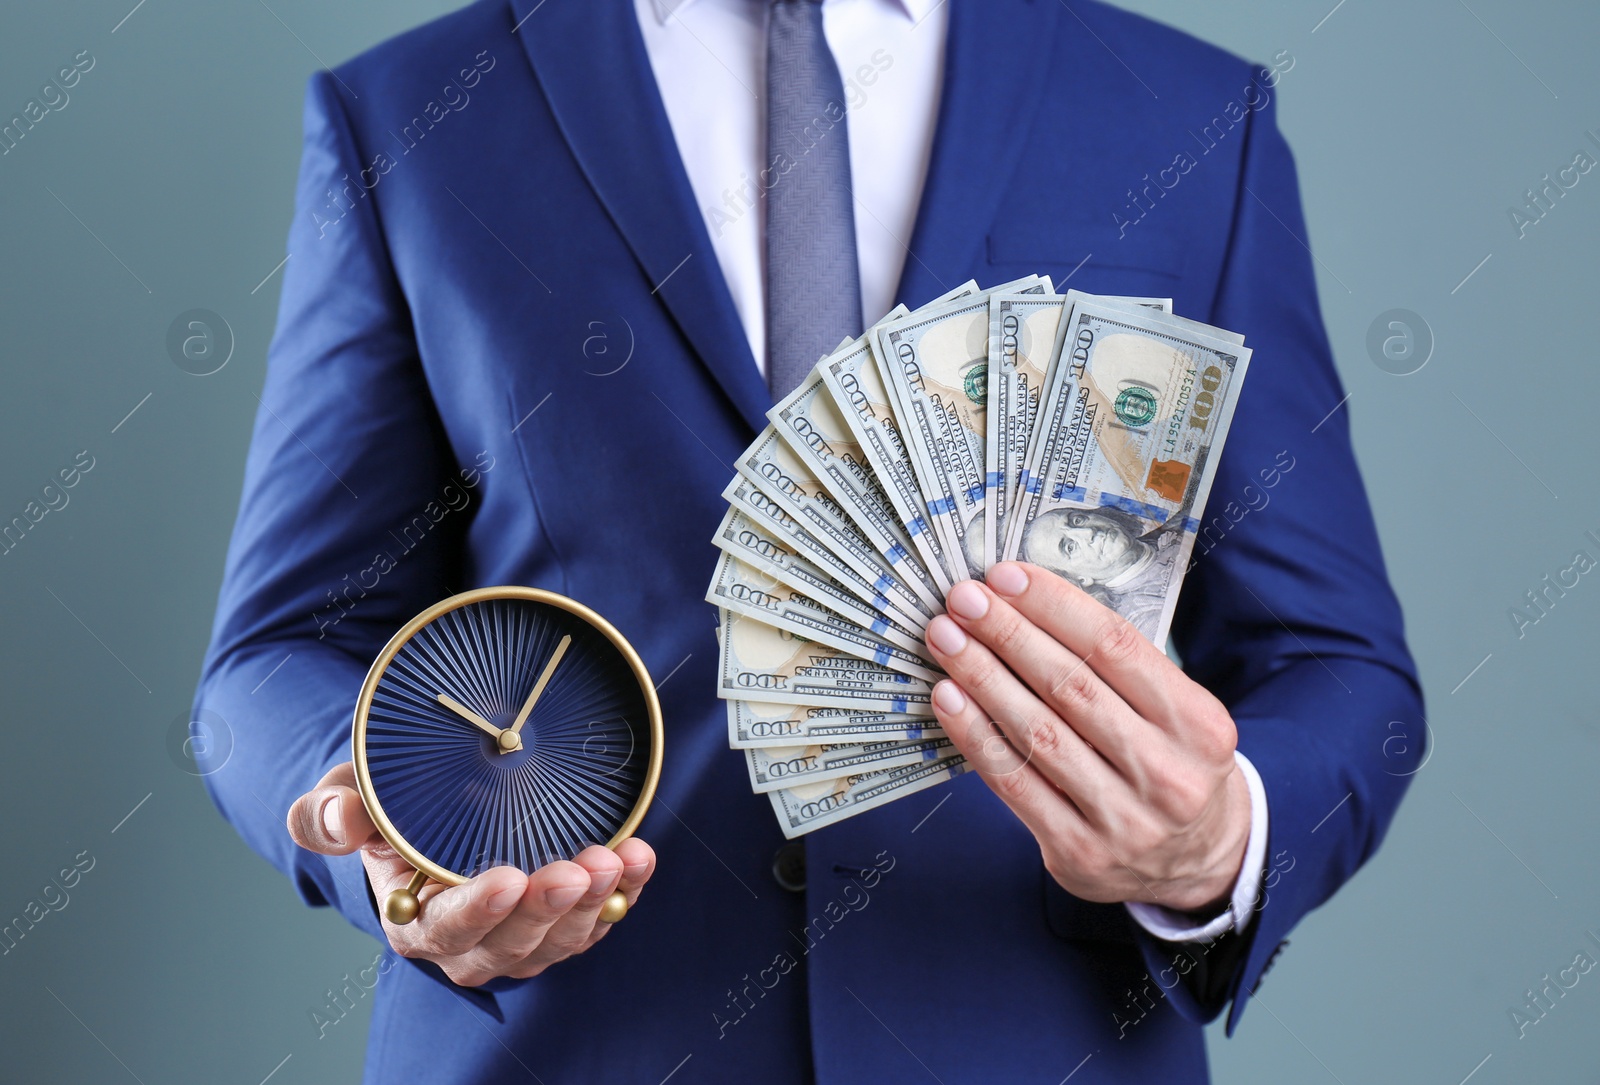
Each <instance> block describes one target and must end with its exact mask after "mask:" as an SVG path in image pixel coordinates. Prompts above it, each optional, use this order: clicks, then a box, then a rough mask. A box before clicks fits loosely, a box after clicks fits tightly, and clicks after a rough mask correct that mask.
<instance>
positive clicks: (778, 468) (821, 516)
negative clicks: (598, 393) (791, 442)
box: [734, 426, 943, 619]
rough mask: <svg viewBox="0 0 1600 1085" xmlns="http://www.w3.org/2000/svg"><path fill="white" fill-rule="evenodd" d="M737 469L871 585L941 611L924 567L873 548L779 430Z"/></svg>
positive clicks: (770, 430) (766, 432) (760, 438)
mask: <svg viewBox="0 0 1600 1085" xmlns="http://www.w3.org/2000/svg"><path fill="white" fill-rule="evenodd" d="M734 467H735V468H736V469H737V470H738V472H739V473H740V474H742V475H744V477H745V478H747V479H749V480H750V481H751V482H752V483H754V484H755V485H756V487H757V488H758V489H760V490H761V492H762V493H765V494H766V495H767V496H768V497H770V498H772V500H773V501H775V502H777V504H778V506H779V507H780V508H782V509H783V511H784V512H786V513H788V514H789V515H790V516H791V517H793V518H794V519H795V520H797V521H798V522H799V523H800V525H801V526H802V527H804V528H805V529H806V530H807V531H809V532H810V533H811V534H812V535H813V536H815V537H816V538H817V539H819V540H820V541H821V542H822V543H823V545H825V546H827V547H828V549H830V550H832V551H833V552H834V553H835V554H837V555H838V556H839V558H840V559H841V560H843V561H844V563H845V564H846V565H848V566H850V567H851V568H852V569H854V570H855V571H856V572H858V573H860V574H861V575H862V576H863V577H865V578H866V579H867V580H868V581H870V582H872V583H874V584H876V583H878V581H879V580H880V579H884V578H886V579H887V580H888V581H890V582H893V583H894V584H895V586H896V587H898V588H900V589H901V590H903V591H906V592H908V593H909V594H910V596H911V597H912V598H911V600H908V601H913V600H914V602H913V605H914V606H916V607H917V608H918V609H919V610H920V611H921V612H922V614H923V615H924V616H925V617H926V618H930V619H931V618H932V617H933V616H934V615H935V614H937V613H939V612H940V610H941V609H943V608H942V606H941V604H940V597H939V596H938V595H936V594H935V593H934V592H933V590H932V585H931V583H929V582H926V581H925V580H924V579H923V578H922V577H920V576H918V575H917V574H920V573H921V572H922V567H921V566H920V565H918V564H917V562H916V559H915V558H913V557H912V556H911V554H910V553H909V552H907V551H905V550H897V551H896V552H895V553H893V554H885V553H882V552H880V551H879V550H878V549H877V547H875V546H873V544H872V542H871V541H870V540H869V539H868V538H867V537H866V536H865V535H863V534H862V533H861V532H860V531H859V530H857V528H856V526H855V525H854V524H852V523H851V522H850V519H849V517H847V516H846V515H845V512H844V509H843V508H842V507H841V506H840V505H839V503H838V502H837V501H835V500H834V499H833V497H832V496H831V495H830V494H829V493H828V491H827V488H826V487H825V486H823V484H822V480H821V479H820V478H819V477H818V475H819V472H817V471H816V470H814V469H813V468H812V467H811V466H810V465H809V464H807V463H806V462H805V461H804V460H802V459H801V458H800V457H799V456H796V455H795V453H794V450H793V449H791V448H790V447H789V446H788V445H787V444H785V443H784V442H783V441H782V440H780V439H779V438H778V431H777V429H776V428H774V427H773V426H767V427H766V428H765V429H763V430H762V431H761V432H760V434H758V435H757V436H756V439H755V441H754V442H752V443H751V445H750V447H749V448H747V449H745V450H744V452H743V453H741V454H740V456H739V459H738V460H737V461H736V462H735V464H734ZM908 572H909V575H908Z"/></svg>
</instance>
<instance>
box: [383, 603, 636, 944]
mask: <svg viewBox="0 0 1600 1085" xmlns="http://www.w3.org/2000/svg"><path fill="white" fill-rule="evenodd" d="M661 738H662V728H661V706H660V703H659V702H658V701H657V700H656V691H655V686H654V685H653V684H652V683H651V681H650V674H649V672H648V671H646V670H645V666H644V663H643V662H642V661H641V660H640V659H639V654H638V653H637V652H635V651H634V650H633V647H632V645H630V644H629V643H628V642H627V641H626V640H625V639H624V638H623V636H622V634H621V633H619V632H617V630H616V629H615V628H614V627H613V626H612V625H611V623H610V622H607V621H606V620H605V619H604V618H602V617H600V615H598V614H596V613H595V612H594V611H592V610H590V609H589V608H588V607H586V606H584V605H583V604H581V603H578V602H575V601H573V600H571V599H568V598H566V597H565V596H561V595H557V594H555V593H554V592H548V591H542V590H540V589H537V588H522V587H497V588H479V589H477V590H476V591H469V592H464V593H462V594H460V595H454V596H451V597H450V598H448V599H444V600H441V601H440V602H438V603H435V604H434V605H433V606H431V607H429V608H428V609H427V610H425V611H423V612H422V613H421V614H419V615H417V616H416V617H415V618H413V619H411V621H409V622H407V623H406V625H405V627H404V628H402V629H401V630H400V631H399V632H398V633H396V634H395V635H394V637H393V638H392V639H391V640H390V641H389V643H388V644H387V645H385V646H384V649H383V651H382V652H381V653H379V655H378V658H377V659H376V660H375V661H374V662H373V664H372V669H371V670H369V671H368V672H367V678H366V681H365V682H364V683H363V684H362V687H361V698H360V700H359V701H357V702H356V714H355V726H354V734H353V737H352V745H353V747H354V757H353V759H354V761H355V769H356V781H357V784H358V786H359V787H360V790H361V798H362V800H363V802H365V803H366V807H367V812H368V814H370V815H371V817H372V821H373V824H375V825H376V826H377V827H378V832H379V833H380V834H382V836H383V838H384V839H385V840H386V841H388V842H389V844H390V845H391V846H392V847H393V848H394V850H395V851H396V852H398V853H399V854H400V856H401V857H402V858H403V859H405V861H406V862H407V863H409V864H411V866H412V868H413V869H414V870H415V871H416V873H415V874H414V875H413V876H412V878H411V881H410V884H408V885H407V886H406V887H405V888H404V889H396V890H395V891H394V892H392V893H390V894H389V896H388V898H387V899H386V900H385V901H384V902H383V912H384V915H385V917H387V918H388V920H389V921H390V922H391V923H409V922H411V921H412V920H413V919H415V918H416V916H417V913H418V911H419V909H420V907H421V905H420V904H419V903H418V900H417V892H418V891H419V890H420V889H421V888H422V886H423V885H424V884H426V882H427V881H428V880H429V879H432V880H433V881H436V882H440V883H442V884H444V885H460V884H461V883H462V882H465V881H466V880H467V879H468V878H471V877H473V876H474V875H476V874H479V873H482V872H483V871H485V870H488V869H489V868H491V867H495V866H506V865H508V866H514V867H518V868H519V869H521V870H523V871H526V872H529V873H531V872H533V871H535V870H537V869H538V868H539V867H542V866H544V865H545V864H547V863H551V862H554V861H555V860H557V859H571V858H573V857H574V856H576V855H577V854H578V853H579V852H580V851H582V850H583V849H584V848H587V847H590V846H592V845H594V844H604V845H605V846H606V847H610V848H614V847H616V845H617V844H618V843H620V842H621V841H623V840H626V839H627V838H628V837H629V836H630V835H631V834H632V833H633V831H634V829H635V828H637V827H638V825H639V822H640V821H642V820H643V819H644V815H645V810H646V809H647V808H648V807H649V805H650V800H651V798H652V797H653V796H654V795H655V790H656V782H657V780H658V779H659V777H660V775H661ZM627 910H628V906H627V901H626V899H625V898H624V896H623V894H622V893H621V892H620V891H618V892H615V893H612V894H611V896H610V897H609V898H607V900H606V901H605V903H604V904H603V905H602V906H601V910H600V917H601V919H603V920H605V921H606V922H610V923H614V922H616V921H617V920H619V919H621V918H622V917H623V916H624V915H625V914H626V913H627Z"/></svg>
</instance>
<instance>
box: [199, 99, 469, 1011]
mask: <svg viewBox="0 0 1600 1085" xmlns="http://www.w3.org/2000/svg"><path fill="white" fill-rule="evenodd" d="M368 161H370V160H368ZM362 164H363V159H362V158H361V156H360V155H359V154H358V151H357V148H356V147H355V145H354V140H353V137H352V134H351V130H350V127H349V125H348V124H347V123H346V120H345V117H344V114H343V111H342V107H341V105H340V102H339V90H338V88H337V85H336V84H335V83H334V81H333V79H332V78H331V76H330V75H329V74H328V73H326V72H323V73H318V74H317V75H316V76H314V77H313V78H312V79H311V82H310V86H309V90H308V94H307V100H306V109H305V145H304V154H303V158H302V162H301V167H300V179H299V184H298V189H297V195H296V211H295V217H294V224H293V226H292V227H291V229H290V233H289V252H290V253H291V256H290V259H289V262H288V264H287V265H286V266H285V274H284V284H283V296H282V302H281V308H280V312H279V319H278V329H277V333H276V335H275V337H274V340H273V343H272V347H271V350H270V353H269V357H268V363H267V376H266V384H265V387H264V389H263V390H262V393H261V396H260V409H259V411H258V413H257V417H256V421H255V430H254V435H253V437H252V439H251V443H250V452H249V457H248V461H247V464H246V469H245V482H244V492H243V496H242V498H241V502H240V507H239V514H238V519H237V522H236V524H235V527H234V533H233V540H232V543H231V545H230V548H229V551H228V559H227V566H226V570H225V573H224V576H223V584H222V589H221V595H220V599H219V603H218V608H217V615H216V620H215V625H214V627H213V631H212V640H211V646H210V649H209V650H208V652H207V655H206V661H205V666H204V669H203V672H202V677H201V681H200V687H199V691H198V693H197V696H196V708H197V711H198V710H201V709H203V710H207V711H209V712H211V713H215V714H216V715H217V716H220V717H221V719H222V721H223V724H222V726H224V727H225V728H226V730H227V731H228V732H230V733H231V735H232V738H233V743H234V745H233V750H232V754H231V756H230V757H229V759H228V761H227V763H226V764H225V765H223V766H222V767H221V768H219V769H217V770H216V771H214V772H212V773H211V774H210V775H209V776H207V777H206V782H207V785H208V786H209V789H210V791H211V794H212V797H213V798H214V800H215V801H216V803H217V805H218V807H220V809H221V810H222V812H223V814H224V815H225V816H226V817H227V818H228V820H229V821H230V822H231V823H232V824H233V825H234V826H235V828H237V829H238V831H239V833H240V834H241V835H242V836H243V837H244V838H245V840H246V841H247V842H248V843H249V844H250V845H251V846H252V847H253V848H255V850H256V851H258V852H260V853H261V854H262V855H263V856H265V857H266V858H267V859H268V860H270V861H271V862H272V864H273V865H274V866H276V867H277V868H278V869H279V870H281V871H283V872H284V873H285V874H287V875H289V877H290V878H291V879H292V880H293V883H294V885H295V888H296V890H297V891H298V892H299V894H300V896H301V898H302V899H304V900H305V901H306V903H308V904H312V905H327V904H332V905H333V906H335V907H337V908H338V909H339V910H340V911H341V912H342V913H343V914H344V915H345V917H346V918H347V919H349V920H350V922H351V923H353V924H355V926H357V927H358V928H360V929H361V930H363V931H365V932H367V933H368V934H370V935H372V936H373V937H375V938H378V939H380V940H385V941H386V939H385V938H384V934H383V931H382V928H381V926H380V924H379V921H378V916H377V913H376V909H375V905H374V901H373V899H372V894H371V891H370V889H369V888H368V883H367V878H366V873H365V870H364V869H363V867H362V864H361V860H360V857H359V855H351V856H346V857H342V858H325V857H322V856H318V855H313V854H311V853H309V852H306V851H303V850H301V849H300V848H298V847H296V846H295V845H294V843H293V842H292V841H291V840H290V839H289V836H288V833H287V832H286V831H285V828H284V819H285V816H286V814H287V811H288V809H289V806H290V804H291V803H292V802H293V801H294V799H295V798H296V797H298V796H299V795H300V794H302V793H304V792H305V791H308V790H310V789H311V788H312V787H313V786H314V785H315V784H316V782H317V781H318V779H320V778H321V776H322V775H323V774H324V773H326V772H327V771H328V770H329V769H330V768H331V767H333V766H334V765H335V764H337V763H339V762H341V761H347V760H349V759H350V722H351V716H352V712H353V709H354V705H355V701H356V697H357V694H358V693H359V691H360V688H361V683H362V679H363V677H364V676H365V674H366V671H367V668H368V666H369V665H370V664H371V662H372V660H373V659H374V657H375V656H376V655H377V654H378V651H379V650H380V649H381V648H382V646H383V645H384V643H385V642H386V641H387V640H388V639H389V637H390V636H391V635H392V634H393V633H394V632H395V630H397V629H398V628H399V627H400V625H402V624H403V623H404V622H405V621H407V620H408V619H409V618H411V617H412V616H413V615H415V614H416V613H417V612H418V611H420V610H421V609H422V608H423V607H425V606H426V605H427V604H428V603H430V602H432V601H434V600H436V599H438V598H440V597H441V596H443V595H445V594H448V591H449V588H448V584H447V580H448V579H449V574H448V573H447V570H450V569H452V568H456V567H458V561H459V552H460V541H461V533H462V529H463V527H464V526H465V524H466V522H467V520H468V518H469V516H470V513H471V509H472V507H473V506H472V505H470V504H467V503H466V502H464V501H463V500H462V499H461V495H468V496H470V494H471V490H472V488H473V486H474V485H485V484H486V481H485V476H484V475H483V469H484V468H485V467H486V466H487V467H491V468H492V460H485V459H484V458H482V457H478V458H476V459H475V457H474V451H473V450H466V451H465V452H464V454H463V455H462V456H460V457H458V456H457V454H456V452H455V451H454V450H452V449H451V448H450V447H449V446H448V444H447V442H446V440H445V437H444V433H443V429H442V426H441V424H440V422H439V419H438V417H437V414H436V411H435V409H434V406H433V402H432V400H431V398H430V396H429V392H428V388H427V385H426V383H425V380H424V375H423V371H422V367H421V365H420V362H419V360H418V357H417V348H416V344H415V339H414V336H413V334H412V326H411V316H410V313H409V310H408V307H407V304H406V300H405V297H404V295H403V294H402V291H401V289H400V284H399V283H398V282H397V281H396V278H395V275H394V271H393V268H392V265H391V262H390V260H389V258H388V254H387V251H386V249H385V244H384V240H383V234H382V230H381V226H380V222H379V218H378V215H377V207H376V201H375V199H374V198H373V197H372V196H371V195H370V194H369V193H368V192H366V191H365V189H364V188H363V186H362V185H361V183H360V180H359V177H360V174H359V171H360V168H361V166H362ZM463 465H464V466H465V473H463V470H462V466H463ZM196 718H199V717H198V716H197V717H196ZM418 967H423V968H424V970H425V971H428V972H429V974H431V975H433V976H435V978H438V979H440V981H441V982H446V983H448V982H449V981H448V980H445V979H444V978H443V974H442V973H441V972H439V971H438V969H437V968H435V967H434V966H432V965H425V964H420V963H419V964H418ZM452 986H453V985H452ZM460 990H463V991H464V989H460ZM464 993H466V994H468V995H469V997H473V998H475V999H476V1000H477V1001H478V1002H479V1003H480V1004H481V1005H483V1006H484V1008H486V1009H488V1010H489V1011H490V1012H495V1011H496V1008H495V1006H494V1005H493V998H492V996H490V995H487V994H483V993H480V992H465V991H464Z"/></svg>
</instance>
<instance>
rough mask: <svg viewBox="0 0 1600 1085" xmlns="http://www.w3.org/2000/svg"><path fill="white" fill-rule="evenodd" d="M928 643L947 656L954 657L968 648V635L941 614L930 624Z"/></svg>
mask: <svg viewBox="0 0 1600 1085" xmlns="http://www.w3.org/2000/svg"><path fill="white" fill-rule="evenodd" d="M928 643H929V644H931V645H933V646H934V647H935V648H937V649H939V651H941V652H943V653H944V654H945V655H947V656H953V655H956V654H958V653H959V652H960V651H961V649H963V648H965V647H966V646H967V635H966V634H965V633H963V632H962V631H961V627H960V626H959V625H957V624H956V623H955V622H953V621H951V620H950V619H949V618H947V617H945V616H944V615H943V614H941V615H939V616H938V617H937V618H935V619H934V620H933V621H931V622H929V623H928Z"/></svg>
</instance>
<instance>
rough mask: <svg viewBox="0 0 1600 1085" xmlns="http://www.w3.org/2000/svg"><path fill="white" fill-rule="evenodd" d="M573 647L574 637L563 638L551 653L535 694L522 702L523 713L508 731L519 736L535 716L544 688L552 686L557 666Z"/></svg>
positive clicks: (534, 689)
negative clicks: (551, 681)
mask: <svg viewBox="0 0 1600 1085" xmlns="http://www.w3.org/2000/svg"><path fill="white" fill-rule="evenodd" d="M571 646H572V637H571V635H570V634H569V635H567V636H565V637H562V638H561V643H560V644H557V645H556V650H555V651H554V652H553V653H551V656H550V662H548V663H546V664H545V665H544V672H543V673H542V674H540V675H539V680H538V681H537V682H535V683H534V684H533V692H532V693H530V694H528V699H527V700H526V701H523V702H522V711H521V712H518V713H517V718H516V719H515V720H513V721H512V724H511V726H510V727H509V728H508V730H509V731H510V732H511V733H512V734H518V733H519V732H521V730H522V725H523V724H525V723H527V722H528V717H529V716H531V715H533V706H534V704H535V703H536V702H537V701H538V700H539V697H540V695H541V694H543V693H544V687H546V686H548V685H549V684H550V676H551V675H553V674H555V673H556V664H557V663H560V662H561V657H562V656H564V655H566V654H567V649H568V648H570V647H571Z"/></svg>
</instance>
